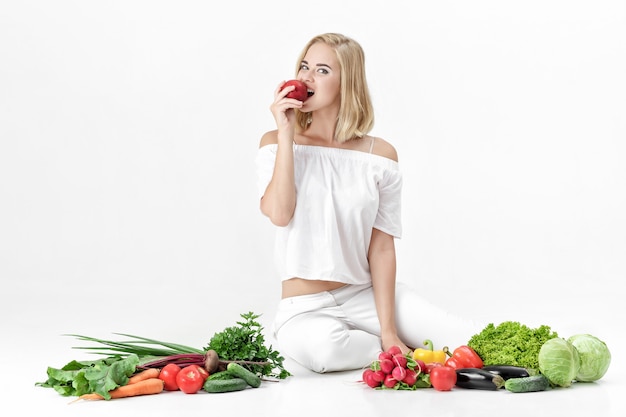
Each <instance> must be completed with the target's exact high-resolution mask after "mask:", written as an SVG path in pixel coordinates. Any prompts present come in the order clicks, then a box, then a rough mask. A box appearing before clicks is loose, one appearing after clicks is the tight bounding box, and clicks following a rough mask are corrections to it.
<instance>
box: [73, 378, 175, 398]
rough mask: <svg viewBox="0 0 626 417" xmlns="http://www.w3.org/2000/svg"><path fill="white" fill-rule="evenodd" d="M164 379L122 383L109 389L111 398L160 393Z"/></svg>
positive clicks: (100, 396) (86, 396)
mask: <svg viewBox="0 0 626 417" xmlns="http://www.w3.org/2000/svg"><path fill="white" fill-rule="evenodd" d="M163 384H164V383H163V381H162V380H160V379H159V378H148V379H144V380H143V381H139V382H136V383H134V384H130V385H122V386H121V387H117V388H115V389H114V390H111V391H109V394H110V395H111V399H114V398H127V397H136V396H138V395H148V394H158V393H160V392H162V391H163ZM103 399H104V397H103V396H102V395H100V394H96V393H92V394H83V395H81V396H80V397H78V398H77V399H76V401H78V400H103Z"/></svg>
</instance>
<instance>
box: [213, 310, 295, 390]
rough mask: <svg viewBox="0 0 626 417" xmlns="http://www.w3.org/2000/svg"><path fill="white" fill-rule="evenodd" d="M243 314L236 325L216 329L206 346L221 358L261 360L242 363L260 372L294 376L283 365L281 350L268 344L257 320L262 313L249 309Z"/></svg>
mask: <svg viewBox="0 0 626 417" xmlns="http://www.w3.org/2000/svg"><path fill="white" fill-rule="evenodd" d="M240 316H241V317H242V318H243V319H244V320H245V321H238V322H236V323H237V326H231V327H227V328H225V329H224V330H223V331H221V332H218V333H215V334H214V335H213V337H212V338H211V340H210V341H209V344H208V346H207V347H206V349H205V350H209V349H212V350H214V351H215V352H217V355H218V356H219V358H220V359H222V360H226V361H249V362H259V364H252V363H249V362H246V363H245V364H243V366H245V367H247V368H248V369H249V370H250V371H252V372H254V373H257V374H261V375H266V376H271V377H276V378H279V379H285V378H287V377H288V376H291V374H290V373H289V372H288V371H287V370H286V369H285V368H284V366H283V361H284V358H283V357H282V356H281V355H280V353H279V352H278V351H276V350H274V349H273V348H272V346H271V345H270V346H269V347H268V346H266V345H265V337H264V336H263V333H262V331H263V327H262V326H261V324H260V323H259V322H258V321H256V319H258V318H259V317H260V315H258V314H254V313H253V312H249V313H245V314H241V315H240Z"/></svg>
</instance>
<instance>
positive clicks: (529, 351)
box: [467, 321, 558, 370]
mask: <svg viewBox="0 0 626 417" xmlns="http://www.w3.org/2000/svg"><path fill="white" fill-rule="evenodd" d="M555 337H558V335H557V333H556V332H553V331H552V329H550V326H547V325H542V326H539V327H538V328H536V329H532V328H530V327H528V326H526V325H524V324H521V323H519V322H516V321H504V322H502V323H500V324H499V325H498V326H495V325H494V324H493V323H490V324H488V325H487V326H486V327H485V328H484V329H483V330H482V331H481V332H480V333H478V334H475V335H474V336H472V337H471V338H470V340H469V342H468V343H467V345H468V346H469V347H471V348H472V349H474V350H475V351H476V353H478V356H480V357H481V359H482V360H483V363H484V364H485V365H513V366H521V367H524V368H529V369H534V370H537V369H539V361H538V358H539V350H540V349H541V346H542V345H543V344H544V343H545V342H546V341H547V340H549V339H552V338H555Z"/></svg>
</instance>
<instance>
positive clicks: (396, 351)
mask: <svg viewBox="0 0 626 417" xmlns="http://www.w3.org/2000/svg"><path fill="white" fill-rule="evenodd" d="M387 352H388V353H389V354H390V355H391V356H395V355H398V354H402V350H400V347H399V346H395V345H394V346H391V347H390V348H389V349H387Z"/></svg>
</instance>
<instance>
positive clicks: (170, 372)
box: [159, 363, 181, 391]
mask: <svg viewBox="0 0 626 417" xmlns="http://www.w3.org/2000/svg"><path fill="white" fill-rule="evenodd" d="M180 369H181V368H180V366H178V365H176V364H175V363H169V364H167V365H165V366H164V367H163V368H162V369H161V372H159V379H160V380H161V381H163V382H164V386H163V388H165V390H166V391H177V390H178V384H177V383H176V375H178V373H179V372H180Z"/></svg>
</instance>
